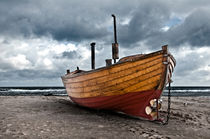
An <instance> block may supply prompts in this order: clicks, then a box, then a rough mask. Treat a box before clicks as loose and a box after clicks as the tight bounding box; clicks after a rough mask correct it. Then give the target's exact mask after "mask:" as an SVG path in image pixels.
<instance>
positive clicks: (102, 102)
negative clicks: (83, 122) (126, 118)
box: [70, 90, 162, 120]
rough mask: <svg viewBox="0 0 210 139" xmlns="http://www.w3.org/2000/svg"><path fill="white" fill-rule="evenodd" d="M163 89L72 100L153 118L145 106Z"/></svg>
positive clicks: (95, 107)
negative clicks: (147, 112)
mask: <svg viewBox="0 0 210 139" xmlns="http://www.w3.org/2000/svg"><path fill="white" fill-rule="evenodd" d="M161 93H162V91H161V90H149V91H142V92H129V93H126V94H122V95H115V96H98V97H89V98H74V97H70V98H71V100H72V101H73V102H75V103H77V104H79V105H81V106H85V107H89V108H94V109H109V110H113V111H119V112H123V113H126V114H128V115H131V116H137V117H143V118H146V119H149V120H153V117H152V116H151V115H147V114H146V112H145V107H146V106H148V105H149V101H150V100H151V99H158V98H159V97H160V95H161Z"/></svg>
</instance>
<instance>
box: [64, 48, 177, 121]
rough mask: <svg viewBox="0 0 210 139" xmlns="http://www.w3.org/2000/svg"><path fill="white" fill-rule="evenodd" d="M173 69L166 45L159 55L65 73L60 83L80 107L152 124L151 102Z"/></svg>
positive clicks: (122, 60)
mask: <svg viewBox="0 0 210 139" xmlns="http://www.w3.org/2000/svg"><path fill="white" fill-rule="evenodd" d="M175 65H176V62H175V59H174V57H173V56H172V55H171V54H170V53H169V51H168V47H167V45H166V46H162V50H160V51H156V52H153V53H150V54H139V55H133V56H128V57H124V58H121V59H120V60H119V61H118V62H117V63H115V64H108V65H107V66H106V67H102V68H99V69H92V70H90V71H82V70H79V69H77V70H76V71H73V72H69V71H68V73H67V74H66V75H65V76H62V81H63V84H64V86H65V88H66V91H67V93H68V95H69V97H70V99H71V100H72V101H73V102H75V103H77V104H79V105H82V106H85V107H89V108H94V109H109V110H114V111H119V112H123V113H125V114H128V115H132V116H138V117H143V118H146V119H149V120H154V119H155V117H156V116H157V114H158V113H157V111H156V110H154V109H153V108H152V105H153V104H152V103H151V102H152V101H153V100H159V99H160V97H161V94H162V92H163V89H164V88H165V86H166V85H167V84H168V83H169V81H170V80H171V76H172V72H173V70H174V67H175ZM157 103H158V101H157ZM148 106H149V108H151V111H149V112H148V109H147V108H148ZM149 110H150V109H149Z"/></svg>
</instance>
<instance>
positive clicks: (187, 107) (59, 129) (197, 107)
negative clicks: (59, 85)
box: [0, 96, 210, 139]
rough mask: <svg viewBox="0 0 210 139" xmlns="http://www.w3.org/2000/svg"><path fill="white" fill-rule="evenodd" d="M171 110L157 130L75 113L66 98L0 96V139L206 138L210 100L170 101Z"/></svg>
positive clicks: (100, 113) (140, 122)
mask: <svg viewBox="0 0 210 139" xmlns="http://www.w3.org/2000/svg"><path fill="white" fill-rule="evenodd" d="M165 99H166V98H163V100H165ZM166 105H167V103H166V102H164V101H163V109H162V113H163V114H164V113H166V108H167V107H166ZM171 107H172V108H171V118H170V121H169V124H168V125H161V124H157V123H154V122H150V121H147V120H144V119H137V118H133V117H129V116H127V115H124V114H120V113H115V112H111V111H106V110H92V109H88V108H84V107H80V106H78V105H76V104H74V103H72V102H71V101H69V98H68V97H66V96H0V139H7V138H8V139H12V138H15V139H16V138H27V139H28V138H34V139H37V138H56V139H57V138H91V139H94V138H101V139H103V138H179V139H180V138H195V139H198V138H210V132H209V131H210V117H209V116H210V111H209V110H210V97H173V98H172V105H171Z"/></svg>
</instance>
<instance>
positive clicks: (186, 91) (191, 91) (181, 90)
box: [0, 86, 210, 97]
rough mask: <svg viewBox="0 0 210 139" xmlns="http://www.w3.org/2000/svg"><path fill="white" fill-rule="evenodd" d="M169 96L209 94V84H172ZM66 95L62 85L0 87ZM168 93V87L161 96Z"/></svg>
mask: <svg viewBox="0 0 210 139" xmlns="http://www.w3.org/2000/svg"><path fill="white" fill-rule="evenodd" d="M170 92H171V96H183V97H186V96H210V86H202V87H201V86H173V87H171V89H170ZM40 95H41V96H67V93H66V90H65V88H64V87H0V96H40ZM167 95H168V87H166V88H165V90H164V92H163V96H167Z"/></svg>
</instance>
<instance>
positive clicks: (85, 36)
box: [0, 0, 210, 86]
mask: <svg viewBox="0 0 210 139" xmlns="http://www.w3.org/2000/svg"><path fill="white" fill-rule="evenodd" d="M111 14H115V15H116V16H117V34H118V42H119V46H120V57H124V56H128V55H133V54H138V53H149V52H153V51H156V50H160V49H161V46H162V45H165V44H168V45H169V50H170V52H171V53H172V54H173V55H174V57H175V58H176V60H177V66H176V68H175V73H174V75H173V81H174V82H173V85H181V86H185V85H191V86H194V85H199V86H207V85H210V16H209V15H210V1H209V0H199V1H198V0H176V1H170V0H104V1H102V0H85V1H84V0H59V1H56V0H0V86H62V82H61V79H60V76H62V75H64V74H65V72H66V69H70V70H71V71H73V70H75V69H76V67H77V66H78V67H80V69H83V70H90V67H91V66H90V43H91V42H96V67H102V66H105V59H108V58H111V43H113V42H114V40H113V20H112V17H111Z"/></svg>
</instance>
